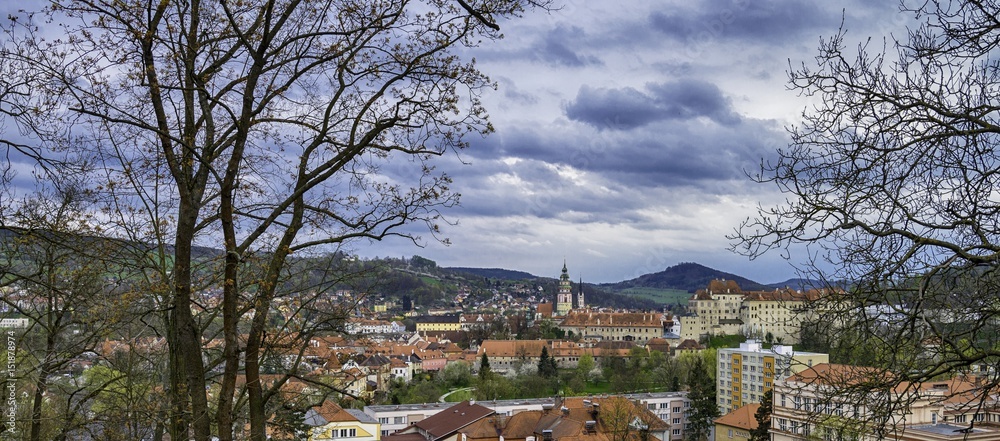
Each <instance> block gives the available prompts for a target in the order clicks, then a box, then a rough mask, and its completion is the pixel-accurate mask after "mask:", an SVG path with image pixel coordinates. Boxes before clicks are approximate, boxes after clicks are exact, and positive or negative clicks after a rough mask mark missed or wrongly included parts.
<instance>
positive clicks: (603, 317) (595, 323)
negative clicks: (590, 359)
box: [559, 310, 673, 343]
mask: <svg viewBox="0 0 1000 441" xmlns="http://www.w3.org/2000/svg"><path fill="white" fill-rule="evenodd" d="M672 325H673V323H672V320H668V318H667V316H666V315H664V314H661V313H650V312H593V311H585V310H575V311H570V312H569V313H568V314H566V316H565V318H563V321H562V322H561V323H559V329H562V330H563V331H565V332H567V333H570V332H572V333H573V335H576V336H581V337H583V338H584V339H588V340H612V341H630V342H636V343H646V342H647V341H649V340H651V339H654V338H662V337H663V335H664V328H665V327H670V326H672Z"/></svg>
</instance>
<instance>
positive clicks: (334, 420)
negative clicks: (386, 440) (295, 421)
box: [303, 400, 382, 441]
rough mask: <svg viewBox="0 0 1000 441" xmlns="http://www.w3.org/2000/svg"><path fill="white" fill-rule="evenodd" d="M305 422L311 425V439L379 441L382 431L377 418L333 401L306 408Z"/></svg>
mask: <svg viewBox="0 0 1000 441" xmlns="http://www.w3.org/2000/svg"><path fill="white" fill-rule="evenodd" d="M303 422H304V423H305V424H306V425H307V426H309V427H311V429H310V433H309V441H333V440H348V439H349V440H351V441H379V440H380V439H382V432H381V429H380V427H379V423H378V421H377V420H376V419H374V418H372V417H371V416H369V415H367V414H365V413H364V412H362V411H360V410H356V409H343V408H341V407H340V406H338V405H337V404H336V403H334V402H333V401H329V400H327V401H324V402H323V404H321V405H319V406H314V407H311V408H309V409H308V410H306V413H305V419H304V420H303Z"/></svg>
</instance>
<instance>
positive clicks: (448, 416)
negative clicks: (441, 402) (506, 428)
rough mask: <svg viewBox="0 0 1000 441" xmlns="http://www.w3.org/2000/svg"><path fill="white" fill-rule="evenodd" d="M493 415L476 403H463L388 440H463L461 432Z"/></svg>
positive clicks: (407, 428)
mask: <svg viewBox="0 0 1000 441" xmlns="http://www.w3.org/2000/svg"><path fill="white" fill-rule="evenodd" d="M493 413H494V412H493V410H492V409H490V408H488V407H484V406H480V405H479V404H476V402H475V401H463V402H461V403H458V404H455V405H452V406H450V407H448V408H447V409H443V410H442V411H439V412H437V413H435V414H434V415H431V416H428V417H427V418H424V419H422V420H420V421H417V422H415V423H413V424H410V425H409V426H406V427H405V428H403V429H401V430H399V431H396V432H394V433H391V434H389V436H387V437H386V440H387V441H392V440H406V441H409V440H417V439H424V440H426V441H458V440H462V439H464V437H463V436H462V435H461V434H460V433H459V430H461V429H462V428H464V427H466V426H468V425H470V424H473V423H475V422H476V421H479V420H481V419H483V418H486V417H488V416H490V415H493ZM407 435H411V436H407Z"/></svg>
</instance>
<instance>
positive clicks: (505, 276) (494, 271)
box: [442, 266, 538, 280]
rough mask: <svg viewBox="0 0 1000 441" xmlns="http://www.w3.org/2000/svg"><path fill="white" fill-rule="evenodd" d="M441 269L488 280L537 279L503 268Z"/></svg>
mask: <svg viewBox="0 0 1000 441" xmlns="http://www.w3.org/2000/svg"><path fill="white" fill-rule="evenodd" d="M442 269H443V270H445V271H449V272H452V273H464V274H472V275H475V276H479V277H485V278H488V279H501V280H531V279H537V278H538V277H537V276H535V275H534V274H530V273H526V272H524V271H515V270H508V269H503V268H467V267H460V266H452V267H443V268H442Z"/></svg>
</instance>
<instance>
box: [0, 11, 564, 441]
mask: <svg viewBox="0 0 1000 441" xmlns="http://www.w3.org/2000/svg"><path fill="white" fill-rule="evenodd" d="M546 4H547V1H545V0H542V1H535V0H502V1H478V0H477V1H466V0H455V1H435V2H430V3H427V2H411V1H408V0H380V1H374V2H373V1H365V2H356V1H353V0H343V1H313V0H249V1H239V2H231V1H224V0H190V1H188V0H164V1H159V2H145V3H143V2H122V1H116V0H52V1H50V2H48V7H46V8H45V9H44V10H42V11H36V12H24V13H19V14H15V15H12V16H11V17H10V18H9V19H8V20H6V21H4V22H3V23H2V24H0V33H2V34H3V36H4V38H3V39H2V40H0V73H2V75H0V117H2V118H3V120H2V121H0V127H2V128H3V129H4V131H3V132H0V146H3V147H4V148H5V150H6V153H7V157H8V158H15V159H17V160H18V161H19V162H22V163H28V166H29V167H34V168H35V170H36V173H35V174H34V177H35V178H36V179H37V180H38V183H37V185H38V186H39V187H41V188H69V187H73V188H76V191H78V192H80V193H81V194H85V195H87V196H88V201H89V202H90V203H91V207H89V209H91V210H93V211H94V212H95V213H99V216H98V217H99V218H100V219H101V221H102V230H101V234H103V235H107V236H113V237H116V238H119V239H125V240H128V241H132V242H135V243H141V244H145V245H148V249H147V250H145V251H146V252H145V253H142V254H140V255H137V256H134V257H136V258H137V260H138V262H137V263H136V265H137V266H138V267H140V268H142V271H143V274H144V275H145V277H146V278H147V279H148V282H149V284H150V286H149V288H148V290H147V291H148V292H149V293H150V296H151V299H150V304H151V306H150V316H151V317H155V318H156V320H157V324H156V325H155V328H156V329H157V332H160V333H162V335H164V337H165V339H166V341H167V345H168V348H169V351H168V354H169V360H168V362H167V363H166V371H167V372H168V375H167V378H166V380H165V383H166V384H164V390H166V391H167V392H168V398H169V400H167V402H166V403H165V404H164V408H163V409H161V411H162V414H163V415H165V420H167V421H168V422H167V430H166V432H168V435H169V436H170V438H171V439H181V438H184V439H187V438H188V434H190V435H191V436H192V437H193V438H194V439H196V440H199V441H203V440H208V439H210V438H211V437H213V436H214V435H217V436H218V438H220V439H222V440H231V439H233V438H234V437H237V438H244V437H245V438H246V439H253V440H263V439H264V438H265V434H266V426H267V425H268V420H269V413H268V412H269V410H268V409H273V408H276V407H277V406H276V403H275V401H277V400H280V399H281V394H280V390H281V388H282V387H283V386H284V385H285V384H286V383H287V381H288V379H289V378H291V376H293V375H298V374H299V373H298V372H294V369H292V371H291V372H288V371H286V372H283V374H284V376H283V377H282V379H281V380H278V381H272V382H268V383H267V384H265V382H264V381H262V380H261V374H262V373H266V372H264V371H267V370H273V366H272V367H267V366H265V363H267V362H268V361H267V360H268V358H269V357H271V359H272V360H273V359H274V357H275V356H274V355H273V354H270V355H269V354H268V350H269V346H271V345H270V344H269V343H273V342H274V341H275V340H276V339H286V340H287V339H292V340H295V339H298V340H299V341H296V342H295V344H298V345H300V347H303V348H304V347H305V343H306V342H307V341H308V338H309V336H310V335H313V334H314V333H315V332H319V331H320V330H322V329H333V328H335V322H336V321H337V320H338V317H340V319H342V318H343V312H342V311H340V310H336V309H337V308H332V309H333V310H331V311H328V312H329V314H327V315H326V316H324V317H321V316H319V315H310V316H308V317H305V316H303V317H299V318H300V319H299V320H288V321H285V322H284V323H282V326H281V327H280V329H271V328H272V327H274V326H275V321H274V320H273V315H274V312H275V310H274V309H273V305H274V303H275V302H276V300H278V299H281V298H282V297H283V296H294V297H299V296H300V295H302V294H304V293H305V294H308V295H309V296H311V297H307V298H306V299H307V300H306V301H302V300H301V299H297V300H296V303H297V304H300V305H301V306H300V307H299V308H301V309H303V310H306V309H309V310H315V308H313V307H314V305H315V300H316V296H315V295H316V291H315V290H314V289H312V288H313V287H309V286H306V285H304V284H299V285H298V286H297V287H296V288H295V289H294V290H293V289H291V288H290V286H291V284H289V283H287V282H288V280H290V279H292V278H293V276H294V274H292V272H291V271H290V270H289V265H288V260H289V256H292V255H293V254H294V255H304V254H305V253H308V252H310V250H311V249H313V248H314V247H323V248H324V249H326V250H328V251H329V250H332V249H336V248H337V247H340V246H342V245H343V244H345V243H349V242H351V241H353V240H357V239H371V240H380V239H383V238H385V237H390V236H402V237H405V238H408V239H411V240H414V241H420V240H421V239H420V237H419V234H418V233H417V232H416V231H418V230H404V229H403V228H402V227H403V226H407V225H411V224H418V225H423V226H424V227H425V228H426V230H425V231H429V232H430V233H431V234H432V235H433V236H434V238H436V239H440V240H445V239H444V238H443V237H440V236H439V233H440V228H439V227H440V224H441V223H442V222H445V220H443V219H442V217H441V215H442V213H441V210H443V209H445V208H448V207H451V206H454V205H455V204H456V203H457V202H458V193H457V192H455V191H454V190H453V189H452V188H451V178H450V177H449V176H446V175H444V174H441V173H439V172H436V171H435V170H434V165H433V163H432V159H433V158H434V157H437V156H440V155H443V154H446V153H448V152H450V151H454V150H458V149H462V148H465V147H466V146H468V143H469V137H470V136H480V135H485V134H488V133H490V132H491V130H492V128H491V126H490V124H489V121H488V115H487V112H486V109H485V108H483V106H482V104H481V102H480V100H479V96H480V94H481V93H482V92H483V91H484V90H486V89H489V88H492V87H493V86H494V84H493V82H491V81H490V80H489V78H488V77H487V76H486V75H485V74H484V73H482V72H480V71H479V70H478V68H477V66H476V64H475V62H474V61H473V60H470V59H465V58H463V57H462V56H461V55H460V50H459V49H460V48H462V47H467V46H473V45H478V44H482V43H483V42H484V41H486V42H488V41H492V40H497V39H499V38H500V37H501V34H500V33H499V25H498V23H500V22H501V21H502V20H505V19H507V18H513V17H517V16H519V15H521V14H523V13H524V12H526V11H528V10H530V9H532V8H535V7H539V6H540V7H543V8H544V7H546ZM11 173H12V172H11V168H9V167H7V168H4V170H3V175H2V178H3V179H2V181H0V182H3V183H4V184H5V187H4V188H3V189H2V191H4V193H5V194H4V195H5V196H10V197H9V198H5V203H4V204H0V205H2V206H3V207H0V210H6V211H2V212H0V214H3V216H0V219H5V222H6V219H9V216H8V214H9V213H10V212H14V211H16V210H18V209H19V206H20V205H21V204H20V203H19V202H18V200H20V198H21V196H22V193H23V192H24V191H25V189H24V188H15V187H14V186H13V185H12V184H13V182H15V181H14V180H13V178H14V177H13V176H12V174H11ZM14 226H16V225H14ZM198 246H211V247H216V248H220V249H223V250H224V254H223V255H222V256H219V257H218V258H217V259H216V261H215V262H213V265H215V266H214V267H211V268H209V266H210V265H205V266H204V267H203V268H202V267H200V266H201V265H203V262H199V261H198V259H196V258H195V256H196V254H197V253H196V249H197V247H198ZM203 269H204V270H206V271H202V270H203ZM334 273H335V271H331V277H334V278H337V277H345V275H344V274H334ZM290 291H295V292H290ZM206 292H221V296H220V297H221V298H220V302H219V303H218V305H217V306H216V304H215V302H212V303H211V304H208V303H205V302H202V301H201V300H203V299H201V298H200V297H199V296H201V295H203V294H205V293H206ZM308 298H311V299H313V300H308ZM344 306H349V305H344ZM206 309H207V310H206ZM347 309H350V308H349V307H348V308H347ZM216 321H217V322H218V323H215V322H216ZM209 330H219V335H205V333H206V332H209ZM241 334H243V335H246V339H245V343H244V342H241V341H239V339H238V337H239V336H240V335H241ZM206 337H208V338H213V337H218V338H219V340H221V342H222V343H221V350H220V351H219V352H218V353H211V354H210V353H208V352H206V351H205V348H204V347H203V344H202V343H203V338H206ZM269 339H270V340H269ZM301 355H302V354H301V351H300V353H299V357H301ZM216 368H220V370H221V375H219V376H218V377H216V376H215V375H211V376H209V375H208V373H209V371H210V370H213V369H216ZM210 377H211V380H210V379H209V378H210ZM238 377H243V378H245V380H246V381H245V390H244V391H240V392H239V393H237V390H236V388H237V378H238ZM212 386H217V387H218V390H213V391H212V393H211V394H210V393H208V392H207V391H209V390H210V389H211V387H212ZM244 392H245V393H244ZM210 398H211V399H212V400H214V402H213V403H209V399H210ZM276 421H277V419H276ZM156 424H159V423H158V422H157V423H156ZM243 427H248V428H249V433H246V434H239V435H234V433H233V431H234V430H242V428H243ZM158 436H161V437H162V436H163V434H162V433H160V432H159V431H158Z"/></svg>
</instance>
